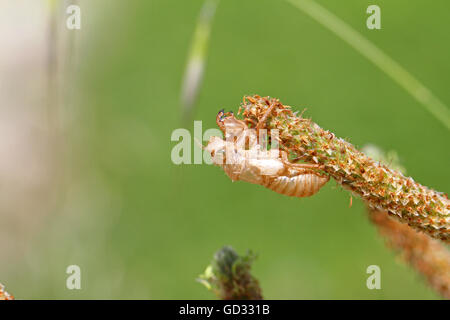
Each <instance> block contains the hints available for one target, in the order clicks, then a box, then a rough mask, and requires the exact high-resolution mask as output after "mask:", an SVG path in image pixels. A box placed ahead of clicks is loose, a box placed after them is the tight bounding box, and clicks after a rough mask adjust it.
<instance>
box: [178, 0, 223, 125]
mask: <svg viewBox="0 0 450 320" xmlns="http://www.w3.org/2000/svg"><path fill="white" fill-rule="evenodd" d="M218 4H219V0H205V2H204V4H203V6H202V9H201V12H200V15H199V17H198V19H197V25H196V27H195V33H194V37H193V38H192V43H191V49H190V52H189V57H188V61H187V66H186V70H185V74H184V78H183V84H182V89H181V90H182V92H181V106H182V112H183V120H184V121H186V120H188V119H189V118H190V116H191V114H192V109H193V106H194V104H195V100H196V98H197V96H198V93H199V91H200V88H201V84H202V80H203V72H204V69H205V64H206V58H207V53H208V46H209V37H210V33H211V27H212V21H213V19H214V15H215V12H216V9H217V6H218Z"/></svg>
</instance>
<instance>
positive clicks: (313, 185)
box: [264, 172, 329, 198]
mask: <svg viewBox="0 0 450 320" xmlns="http://www.w3.org/2000/svg"><path fill="white" fill-rule="evenodd" d="M328 180H329V177H328V176H321V175H319V174H318V173H315V172H310V173H298V174H297V175H294V176H280V177H276V178H272V179H267V180H266V183H265V184H264V186H265V187H266V188H269V189H271V190H273V191H275V192H277V193H280V194H284V195H287V196H291V197H299V198H303V197H310V196H312V195H314V194H316V193H317V192H318V191H319V190H320V188H322V187H323V186H324V185H325V184H326V183H327V182H328Z"/></svg>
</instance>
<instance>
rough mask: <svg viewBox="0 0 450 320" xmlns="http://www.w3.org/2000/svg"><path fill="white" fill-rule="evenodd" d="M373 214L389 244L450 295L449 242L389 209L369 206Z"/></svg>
mask: <svg viewBox="0 0 450 320" xmlns="http://www.w3.org/2000/svg"><path fill="white" fill-rule="evenodd" d="M369 217H370V220H371V221H372V222H373V223H374V224H375V225H376V226H377V228H378V231H379V233H380V234H381V235H382V236H384V237H385V238H386V242H387V244H388V245H389V246H390V247H392V248H393V249H395V250H396V251H398V252H399V254H401V256H402V258H403V259H404V260H405V261H406V262H408V263H409V264H410V265H411V266H412V267H413V268H415V269H416V270H417V271H418V272H419V273H421V274H422V275H423V276H424V277H425V279H426V280H427V282H428V284H429V285H430V287H431V288H433V289H434V290H436V291H437V292H438V293H439V294H441V295H442V296H443V297H444V298H446V299H450V253H449V251H448V250H447V248H446V247H445V245H444V244H442V243H440V242H438V241H436V240H433V239H431V238H430V237H428V236H427V235H426V234H423V233H420V232H417V231H415V230H413V229H411V228H410V227H408V226H407V225H405V224H403V223H400V222H398V221H397V220H394V219H392V218H390V217H389V215H388V214H387V212H385V211H380V210H374V209H370V208H369Z"/></svg>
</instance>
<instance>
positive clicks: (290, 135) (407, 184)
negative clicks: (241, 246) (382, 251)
mask: <svg viewBox="0 0 450 320" xmlns="http://www.w3.org/2000/svg"><path fill="white" fill-rule="evenodd" d="M270 106H272V108H271V112H270V114H269V115H268V116H267V114H266V111H267V110H268V109H269V107H270ZM242 107H243V108H244V112H243V115H244V118H245V119H244V120H245V121H246V122H247V123H248V124H249V126H250V127H251V126H254V124H255V123H258V122H259V120H262V121H263V122H264V123H263V125H264V126H263V127H265V128H267V129H268V130H269V131H270V130H274V129H277V130H278V134H279V139H280V141H279V144H280V148H282V149H284V150H286V151H288V153H289V154H290V155H291V157H294V158H298V159H300V160H303V161H305V162H309V163H319V164H321V165H323V171H324V172H325V173H326V174H328V175H329V176H331V177H333V178H334V179H335V180H336V182H337V183H339V184H340V185H342V186H343V187H344V188H345V189H348V190H350V191H352V192H353V194H355V195H358V196H359V197H361V198H362V199H363V200H364V201H365V202H367V204H368V205H369V207H370V208H372V209H376V210H382V211H387V212H388V213H389V214H390V215H392V216H394V217H396V218H397V219H399V220H400V221H402V222H403V223H407V224H408V225H410V226H412V227H414V228H416V229H417V230H421V231H424V232H426V233H427V234H429V235H430V236H432V237H434V238H438V239H441V240H443V241H446V242H450V202H449V200H448V197H447V195H445V194H444V193H441V192H437V191H435V190H432V189H430V188H427V187H425V186H423V185H421V184H419V183H417V182H415V181H414V180H413V179H412V178H410V177H405V176H404V175H403V174H401V173H400V172H398V171H395V170H393V169H390V168H388V167H387V166H385V165H383V164H381V163H379V162H376V161H374V160H373V159H371V158H370V157H368V156H367V155H365V154H364V153H362V152H360V151H358V150H357V149H356V148H355V147H354V146H353V145H352V144H350V143H348V142H347V141H345V140H343V139H341V138H337V137H336V136H335V135H334V134H333V133H331V132H329V131H326V130H323V129H322V128H321V127H319V126H318V125H317V124H316V123H314V122H313V121H311V119H305V118H303V117H302V116H301V115H300V116H298V115H297V114H296V113H294V112H292V110H291V107H289V106H284V105H283V104H281V103H280V102H279V100H278V99H274V98H272V99H270V98H269V97H266V98H261V97H260V96H257V95H255V96H253V97H246V98H244V103H243V106H242Z"/></svg>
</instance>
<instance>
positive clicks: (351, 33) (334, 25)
mask: <svg viewBox="0 0 450 320" xmlns="http://www.w3.org/2000/svg"><path fill="white" fill-rule="evenodd" d="M287 1H288V2H290V3H291V4H292V5H293V6H294V7H296V8H298V9H300V10H302V11H303V12H304V13H306V14H307V15H309V16H310V17H312V18H313V19H315V20H316V21H317V22H319V23H320V24H322V25H323V26H324V27H326V28H327V29H329V30H330V31H332V32H333V33H334V34H336V35H337V36H338V37H339V38H341V39H342V40H344V41H345V42H347V43H348V44H349V45H350V46H351V47H353V48H354V49H355V50H356V51H358V52H359V53H360V54H361V55H363V56H364V57H366V58H367V59H368V60H369V61H371V62H372V63H373V64H374V65H376V66H377V67H378V68H380V69H381V70H382V71H383V72H385V73H386V74H387V75H388V76H390V77H391V78H392V79H393V80H394V81H395V82H397V83H398V84H399V85H400V86H401V87H403V88H404V89H405V90H406V91H407V92H408V93H409V94H410V95H411V96H412V97H414V99H416V100H417V101H418V102H419V103H421V104H422V105H423V106H424V107H425V108H426V109H427V110H428V111H429V112H430V113H431V114H432V115H433V116H435V117H436V118H437V119H438V120H439V121H441V122H442V123H443V124H444V125H445V126H446V127H447V129H450V110H449V108H448V107H447V106H446V105H445V104H444V103H443V102H442V101H440V100H439V98H437V97H436V96H435V95H434V94H433V93H432V92H431V91H430V90H429V89H428V88H427V87H425V86H424V85H423V84H422V83H421V82H420V81H418V80H417V79H416V78H414V76H413V75H411V74H410V73H409V72H408V71H406V70H405V69H404V68H403V67H402V66H400V65H399V64H398V63H397V62H396V61H394V60H393V59H392V58H391V57H389V56H388V55H387V54H386V53H384V52H383V51H382V50H381V49H379V48H378V47H377V46H376V45H374V44H373V43H372V42H370V41H369V40H367V39H366V38H364V36H362V35H361V34H360V33H359V32H358V31H356V30H355V29H353V28H352V27H351V26H350V25H348V24H347V23H345V22H344V21H343V20H342V19H340V18H339V17H337V16H336V15H334V14H333V13H332V12H330V11H328V10H327V9H326V8H324V7H322V6H321V5H320V4H318V3H317V2H315V1H312V0H287Z"/></svg>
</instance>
